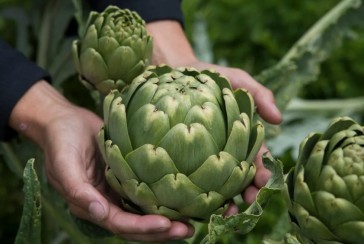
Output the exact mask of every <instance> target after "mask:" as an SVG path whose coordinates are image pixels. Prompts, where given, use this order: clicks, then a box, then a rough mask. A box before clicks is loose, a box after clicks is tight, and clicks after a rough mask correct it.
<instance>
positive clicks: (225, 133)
mask: <svg viewBox="0 0 364 244" xmlns="http://www.w3.org/2000/svg"><path fill="white" fill-rule="evenodd" d="M254 112H255V111H254V103H253V100H252V97H251V95H250V94H249V93H248V92H246V91H245V90H242V89H238V90H236V91H234V92H233V91H232V89H231V87H230V84H229V82H228V80H227V79H226V78H224V77H222V76H220V75H219V74H218V73H215V72H213V71H208V70H205V71H202V72H199V71H197V70H195V69H192V68H177V69H172V68H170V67H168V66H158V67H149V68H148V69H147V70H146V71H145V72H144V73H143V74H142V75H140V76H138V77H137V78H136V79H134V81H133V82H132V84H131V85H130V86H129V87H128V89H127V90H125V91H124V93H123V94H121V93H119V92H118V91H112V92H111V93H110V94H109V95H108V96H106V97H105V100H104V122H105V125H104V128H103V129H102V130H101V131H100V134H99V145H100V148H101V151H102V152H103V157H104V159H105V161H106V163H107V167H106V178H107V180H108V182H109V184H110V185H111V186H112V188H113V189H114V190H115V191H117V192H118V193H119V194H120V195H121V196H122V198H123V203H124V207H133V208H134V209H135V208H137V209H138V210H139V211H141V212H143V213H147V214H161V215H164V216H167V217H169V218H170V219H185V218H194V219H197V220H207V219H208V218H209V217H210V216H211V214H213V213H216V214H221V213H223V211H225V209H226V207H227V202H228V200H229V199H231V198H233V197H234V196H236V195H237V194H239V193H241V192H242V190H243V189H244V188H245V187H246V186H247V185H249V184H250V182H251V181H252V179H253V177H254V175H255V166H254V162H253V160H254V158H255V156H256V154H257V152H258V150H259V149H260V147H261V144H262V141H263V139H264V128H263V125H262V124H261V123H260V122H259V121H258V122H257V123H256V124H254V123H253V115H254Z"/></svg>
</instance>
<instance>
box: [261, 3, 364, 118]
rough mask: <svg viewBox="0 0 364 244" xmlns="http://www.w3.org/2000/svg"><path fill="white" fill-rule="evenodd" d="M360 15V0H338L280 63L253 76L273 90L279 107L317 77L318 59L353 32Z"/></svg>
mask: <svg viewBox="0 0 364 244" xmlns="http://www.w3.org/2000/svg"><path fill="white" fill-rule="evenodd" d="M363 16H364V4H363V3H362V1H361V0H343V1H341V2H340V3H338V4H337V5H336V6H335V7H334V8H333V9H331V10H330V11H329V12H328V13H327V14H326V15H324V16H323V17H322V18H321V19H320V20H318V21H317V22H316V24H314V25H313V26H312V27H311V28H310V29H309V30H308V31H307V32H306V33H305V34H304V35H303V36H302V37H301V38H300V39H299V40H298V41H297V42H296V44H294V45H293V47H292V48H291V49H290V50H289V51H288V53H287V54H286V55H285V56H284V57H283V58H282V59H281V60H280V62H279V63H277V64H276V65H275V66H273V67H271V68H269V69H267V70H264V71H262V72H261V73H260V74H259V75H257V76H256V77H255V78H256V79H257V80H258V81H259V82H260V83H262V84H263V85H265V86H266V87H267V88H269V89H271V90H272V91H273V93H274V95H275V98H276V103H277V106H278V108H279V109H280V110H281V111H284V110H285V108H286V106H287V104H288V102H289V101H290V100H291V99H292V98H293V97H295V96H296V95H297V93H298V91H299V90H300V89H301V88H302V86H303V85H305V84H307V83H309V82H312V81H314V80H316V78H317V76H318V74H319V72H320V65H321V63H322V62H323V61H325V60H326V59H327V58H328V57H329V56H330V54H331V52H332V51H333V50H334V49H335V48H337V47H339V46H340V45H341V44H342V41H343V39H344V38H345V37H348V36H350V34H352V28H354V27H356V26H359V25H363V24H364V18H363Z"/></svg>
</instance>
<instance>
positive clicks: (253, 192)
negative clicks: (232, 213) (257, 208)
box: [243, 185, 259, 204]
mask: <svg viewBox="0 0 364 244" xmlns="http://www.w3.org/2000/svg"><path fill="white" fill-rule="evenodd" d="M258 191H259V190H258V188H256V187H255V186H253V185H250V186H248V187H247V188H246V189H245V191H244V193H243V199H244V201H245V202H246V203H247V204H252V203H253V202H254V201H255V199H256V197H257V194H258Z"/></svg>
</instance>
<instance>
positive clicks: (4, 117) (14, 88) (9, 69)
mask: <svg viewBox="0 0 364 244" xmlns="http://www.w3.org/2000/svg"><path fill="white" fill-rule="evenodd" d="M0 54H1V55H0V70H1V72H0V140H1V141H6V140H9V139H11V138H12V137H14V136H15V135H16V132H15V131H14V130H12V129H11V128H10V127H9V126H8V123H9V118H10V114H11V111H12V110H13V108H14V106H15V104H16V103H17V101H18V100H19V99H20V98H21V97H22V96H23V95H24V93H25V92H26V91H27V90H28V89H29V88H30V87H31V86H32V85H33V84H34V83H36V82H37V81H38V80H41V79H47V80H49V75H48V73H47V72H46V71H44V70H43V69H41V68H39V67H38V66H36V65H35V64H34V63H32V62H31V61H30V60H28V59H27V58H26V57H25V56H23V55H22V54H21V53H20V52H18V51H16V50H14V49H13V48H12V47H10V46H9V45H8V44H6V43H5V42H3V41H2V40H0Z"/></svg>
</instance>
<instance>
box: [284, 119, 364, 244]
mask: <svg viewBox="0 0 364 244" xmlns="http://www.w3.org/2000/svg"><path fill="white" fill-rule="evenodd" d="M285 192H286V200H287V203H288V206H289V210H290V213H291V216H292V220H293V222H294V223H295V226H296V227H297V230H298V233H299V236H300V238H301V241H302V242H303V243H363V241H364V127H362V126H361V125H359V124H358V123H356V122H355V121H354V120H352V119H350V118H348V117H339V118H337V119H335V120H334V121H333V122H332V123H331V124H330V125H329V127H328V128H327V130H326V131H325V132H324V133H323V134H320V133H313V134H310V135H309V136H308V137H306V139H305V140H304V141H303V142H302V143H301V145H300V151H299V158H298V161H297V164H296V166H295V168H294V169H292V170H291V171H290V173H289V174H288V176H287V180H286V191H285Z"/></svg>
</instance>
